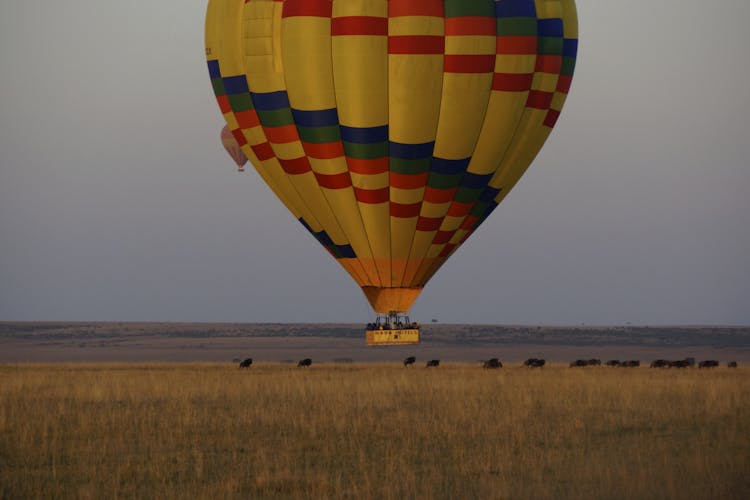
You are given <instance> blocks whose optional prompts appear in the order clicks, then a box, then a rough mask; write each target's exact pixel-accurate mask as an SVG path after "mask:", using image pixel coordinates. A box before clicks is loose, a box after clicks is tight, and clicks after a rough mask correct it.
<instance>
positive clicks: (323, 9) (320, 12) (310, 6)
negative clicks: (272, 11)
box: [281, 0, 333, 17]
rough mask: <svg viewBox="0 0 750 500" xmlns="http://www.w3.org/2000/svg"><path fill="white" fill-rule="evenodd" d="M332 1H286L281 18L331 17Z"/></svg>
mask: <svg viewBox="0 0 750 500" xmlns="http://www.w3.org/2000/svg"><path fill="white" fill-rule="evenodd" d="M332 5H333V4H332V3H331V1H330V0H286V1H285V2H284V9H283V10H282V13H281V17H297V16H311V17H331V9H332V8H333V7H332Z"/></svg>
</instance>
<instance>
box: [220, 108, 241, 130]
mask: <svg viewBox="0 0 750 500" xmlns="http://www.w3.org/2000/svg"><path fill="white" fill-rule="evenodd" d="M222 116H223V117H224V121H225V122H227V126H228V127H229V130H236V129H238V128H240V125H239V124H238V123H237V118H236V117H235V116H234V113H233V112H231V111H230V112H229V113H224V114H223V115H222Z"/></svg>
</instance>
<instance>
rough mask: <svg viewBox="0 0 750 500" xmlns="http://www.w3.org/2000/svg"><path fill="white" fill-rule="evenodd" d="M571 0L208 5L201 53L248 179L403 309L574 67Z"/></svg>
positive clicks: (497, 186) (500, 189) (512, 171)
mask: <svg viewBox="0 0 750 500" xmlns="http://www.w3.org/2000/svg"><path fill="white" fill-rule="evenodd" d="M577 37H578V22H577V16H576V6H575V2H574V0H497V1H490V0H390V1H387V0H334V1H328V0H275V1H274V0H210V1H209V5H208V12H207V16H206V57H207V59H208V71H209V74H210V78H211V82H212V84H213V89H214V92H215V94H216V98H217V100H218V103H219V108H220V109H221V112H222V113H223V115H224V118H225V120H226V123H227V126H228V127H229V130H230V131H231V133H232V135H233V136H234V138H235V139H236V141H237V143H238V144H239V145H240V146H241V147H242V151H243V152H244V154H245V155H246V156H247V158H248V159H249V160H250V162H251V163H252V164H253V166H254V167H255V168H256V170H257V171H258V173H259V174H260V176H261V177H262V178H263V179H264V180H265V182H266V183H267V184H268V185H269V186H270V188H271V189H272V190H273V191H274V192H275V193H276V195H277V196H278V197H279V198H280V199H281V201H282V202H283V203H284V204H285V205H286V206H287V208H288V209H289V210H290V211H291V212H292V213H293V214H294V216H295V217H296V218H298V219H299V221H300V222H301V223H302V224H303V225H304V226H305V227H306V228H307V229H308V230H309V231H310V232H311V233H312V234H313V236H315V238H317V240H318V241H319V242H320V243H321V244H322V245H323V246H324V247H325V248H326V249H327V250H328V251H329V252H330V253H331V255H333V256H334V257H335V258H336V259H337V261H338V262H339V263H340V264H341V265H342V266H343V267H344V268H345V269H346V270H347V271H348V272H349V274H350V275H351V276H352V277H353V278H354V280H355V281H356V282H357V283H358V284H359V285H360V286H361V287H362V289H363V291H364V293H365V295H366V296H367V298H368V299H369V300H370V303H371V304H372V306H373V309H375V311H376V312H379V313H389V312H407V311H408V310H409V308H410V307H411V305H412V303H413V302H414V300H415V299H416V297H417V296H418V295H419V293H420V291H421V290H422V288H423V287H424V285H425V284H426V283H427V281H428V280H429V279H430V278H431V277H432V276H433V275H434V274H435V272H436V271H437V270H438V269H439V268H440V266H441V265H442V264H443V263H444V262H445V261H446V259H448V258H449V257H450V256H451V254H453V253H454V252H455V251H456V250H457V249H458V248H459V246H460V245H461V244H462V243H463V242H464V241H466V239H467V238H468V237H469V236H470V235H471V234H472V233H473V232H474V231H475V230H476V229H477V227H479V226H480V225H481V224H482V222H483V221H484V220H485V219H486V218H487V216H489V214H490V213H492V211H493V210H494V209H495V207H497V205H498V204H499V203H500V202H501V201H502V200H503V198H504V197H505V196H506V195H507V194H508V192H509V191H510V190H511V189H512V188H513V186H514V185H515V184H516V182H517V181H518V179H519V178H520V177H521V176H522V175H523V173H524V172H525V171H526V169H527V168H528V166H529V164H530V163H531V162H532V160H533V159H534V157H535V156H536V155H537V153H538V152H539V150H540V149H541V147H542V145H543V144H544V142H545V140H546V139H547V137H548V136H549V134H550V132H551V130H552V127H554V125H555V123H556V121H557V119H558V116H559V114H560V111H561V109H562V107H563V103H564V102H565V98H566V96H567V94H568V90H569V88H570V83H571V80H572V76H573V69H574V67H575V60H576V52H577V47H578V40H577Z"/></svg>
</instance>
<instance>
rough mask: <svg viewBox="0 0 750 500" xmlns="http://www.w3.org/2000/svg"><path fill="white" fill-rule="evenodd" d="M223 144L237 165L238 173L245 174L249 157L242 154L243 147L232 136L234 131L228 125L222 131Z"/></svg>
mask: <svg viewBox="0 0 750 500" xmlns="http://www.w3.org/2000/svg"><path fill="white" fill-rule="evenodd" d="M221 143H222V144H223V145H224V149H226V150H227V153H229V156H231V157H232V159H233V160H234V162H235V163H236V164H237V171H239V172H244V171H245V163H247V156H245V153H243V152H242V147H240V144H239V143H238V142H237V139H235V138H234V135H232V131H231V130H229V127H227V126H226V125H224V128H222V129H221Z"/></svg>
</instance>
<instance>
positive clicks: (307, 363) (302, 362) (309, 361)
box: [297, 358, 312, 368]
mask: <svg viewBox="0 0 750 500" xmlns="http://www.w3.org/2000/svg"><path fill="white" fill-rule="evenodd" d="M311 364H312V359H310V358H305V359H300V360H299V363H297V368H300V367H302V368H307V367H308V366H310V365H311Z"/></svg>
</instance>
